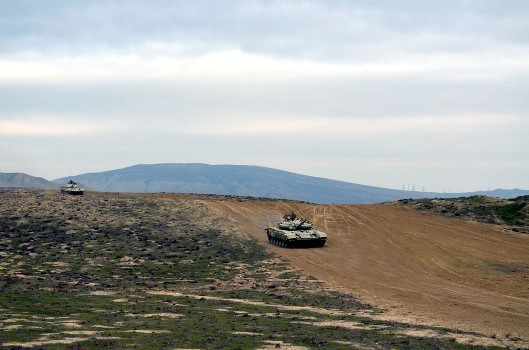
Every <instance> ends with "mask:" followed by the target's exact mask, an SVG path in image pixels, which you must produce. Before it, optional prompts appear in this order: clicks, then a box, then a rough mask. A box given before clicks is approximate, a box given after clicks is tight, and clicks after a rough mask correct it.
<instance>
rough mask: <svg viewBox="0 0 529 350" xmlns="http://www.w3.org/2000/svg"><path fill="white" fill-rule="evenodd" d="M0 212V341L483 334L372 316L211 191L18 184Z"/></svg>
mask: <svg viewBox="0 0 529 350" xmlns="http://www.w3.org/2000/svg"><path fill="white" fill-rule="evenodd" d="M0 213H1V215H0V232H1V234H0V349H25V348H33V349H46V350H49V349H123V348H130V349H175V348H201V349H257V348H265V346H269V347H271V346H274V345H275V344H282V347H283V348H288V344H293V345H297V346H304V347H306V348H311V349H312V348H324V349H349V348H352V347H353V348H355V347H366V348H393V349H439V348H443V349H459V348H469V349H474V348H476V349H477V348H481V347H478V346H470V345H468V344H467V345H462V344H460V343H458V342H455V341H454V334H455V333H453V332H451V331H450V330H445V329H437V328H425V327H417V326H412V325H409V324H399V323H393V322H386V321H375V320H373V319H371V318H369V317H368V316H367V315H368V313H369V312H373V313H376V312H377V310H375V309H373V308H372V307H370V306H369V305H365V304H362V303H360V302H359V301H358V300H356V299H355V298H353V297H351V296H349V295H345V294H342V293H338V292H335V291H332V290H327V289H326V288H325V287H324V286H322V285H321V284H320V283H318V282H317V281H315V280H314V278H312V277H305V276H302V275H301V274H300V273H299V272H297V271H294V270H292V268H291V267H290V266H289V265H288V263H286V262H285V261H283V260H280V259H278V258H277V257H275V256H273V255H271V254H269V253H267V252H266V250H265V249H264V248H263V247H262V246H260V245H259V244H258V243H257V242H255V241H254V240H251V239H248V238H245V236H244V235H241V234H239V233H237V232H236V231H235V228H230V227H229V226H226V225H222V224H221V222H220V221H219V220H220V218H216V217H214V216H213V214H212V213H210V212H208V209H207V208H206V207H205V206H203V205H202V204H201V203H200V201H193V200H174V199H173V200H169V199H165V198H154V197H152V198H149V197H145V198H144V197H139V196H127V195H116V194H88V195H86V196H83V197H70V196H61V195H60V194H58V193H54V192H39V191H20V190H11V191H4V192H1V193H0ZM359 311H362V316H358V315H357V313H358V312H359ZM366 313H367V314H366ZM410 329H412V330H417V331H422V330H424V329H427V330H428V331H429V332H431V333H435V334H437V336H435V337H426V336H420V335H409V334H408V333H407V332H409V330H410Z"/></svg>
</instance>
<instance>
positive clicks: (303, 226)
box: [265, 211, 327, 248]
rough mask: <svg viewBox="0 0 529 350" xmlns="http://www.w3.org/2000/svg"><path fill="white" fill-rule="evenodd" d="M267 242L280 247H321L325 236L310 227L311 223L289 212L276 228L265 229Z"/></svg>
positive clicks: (323, 233) (325, 238)
mask: <svg viewBox="0 0 529 350" xmlns="http://www.w3.org/2000/svg"><path fill="white" fill-rule="evenodd" d="M265 231H266V234H267V235H268V241H269V242H270V243H272V244H276V245H278V246H281V247H285V248H290V247H323V246H324V245H325V242H326V241H327V234H326V233H325V232H322V231H320V230H317V229H315V228H313V227H312V222H310V221H308V220H305V219H302V218H297V217H296V214H294V213H293V212H291V211H289V212H286V214H285V215H284V216H283V221H281V222H278V223H277V226H276V227H267V228H265Z"/></svg>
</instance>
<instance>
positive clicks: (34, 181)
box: [0, 173, 59, 190]
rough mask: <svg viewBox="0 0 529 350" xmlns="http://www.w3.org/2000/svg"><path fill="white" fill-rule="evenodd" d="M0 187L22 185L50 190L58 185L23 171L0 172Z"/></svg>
mask: <svg viewBox="0 0 529 350" xmlns="http://www.w3.org/2000/svg"><path fill="white" fill-rule="evenodd" d="M0 187H23V188H35V189H42V190H51V189H55V188H58V187H59V186H58V185H57V184H55V183H53V182H51V181H48V180H46V179H43V178H42V177H35V176H31V175H27V174H23V173H0Z"/></svg>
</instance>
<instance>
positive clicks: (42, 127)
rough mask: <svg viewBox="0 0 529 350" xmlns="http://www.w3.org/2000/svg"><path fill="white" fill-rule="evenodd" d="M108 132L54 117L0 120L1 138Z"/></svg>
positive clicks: (98, 127) (90, 124) (102, 127)
mask: <svg viewBox="0 0 529 350" xmlns="http://www.w3.org/2000/svg"><path fill="white" fill-rule="evenodd" d="M105 132H108V127H104V126H103V125H97V124H95V123H87V122H79V121H64V120H60V119H58V118H56V117H53V118H50V117H39V118H33V119H31V120H23V121H22V120H17V119H7V120H0V135H2V136H11V137H13V136H79V135H90V136H91V137H93V136H95V135H97V134H101V133H105Z"/></svg>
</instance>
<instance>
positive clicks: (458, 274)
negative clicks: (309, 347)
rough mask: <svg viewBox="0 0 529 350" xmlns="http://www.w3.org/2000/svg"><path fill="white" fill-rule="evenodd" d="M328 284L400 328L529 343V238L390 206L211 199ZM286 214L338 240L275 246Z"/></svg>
mask: <svg viewBox="0 0 529 350" xmlns="http://www.w3.org/2000/svg"><path fill="white" fill-rule="evenodd" d="M205 203H206V204H207V205H208V206H209V207H210V208H211V209H213V210H215V211H216V212H217V213H219V214H220V215H222V216H223V217H224V218H225V219H226V220H229V221H231V222H232V223H234V224H236V225H237V226H238V227H239V230H240V231H241V232H242V233H243V234H248V235H251V236H253V237H255V238H257V239H258V240H259V241H261V242H262V243H263V244H266V245H267V246H268V247H269V249H270V250H272V251H274V252H275V253H277V254H279V255H281V256H283V257H285V258H287V259H288V260H290V261H291V262H292V264H293V265H294V266H295V267H297V268H300V269H302V270H304V271H305V272H306V273H307V274H310V275H312V276H314V277H317V278H318V279H320V280H322V281H324V282H326V283H327V284H328V285H330V286H333V287H335V288H337V289H340V290H342V291H347V292H349V293H352V294H353V295H355V296H358V297H360V298H361V299H362V300H364V301H366V302H368V303H370V304H373V305H375V306H378V307H382V308H384V309H386V310H387V311H386V312H385V313H384V315H383V317H385V318H387V319H391V320H394V321H405V322H416V323H420V324H427V325H436V326H443V327H450V328H455V329H460V330H464V331H476V332H480V333H484V334H487V335H496V336H497V337H506V338H509V337H510V338H513V337H521V338H523V339H525V340H527V339H529V235H523V234H516V233H509V232H507V231H502V230H500V229H499V228H496V227H492V226H487V225H484V224H474V223H469V222H463V221H459V220H456V219H447V218H442V217H438V216H434V215H431V214H427V213H419V212H415V211H412V210H408V209H404V208H395V207H392V206H388V205H361V206H354V205H311V204H300V203H287V202H251V201H250V202H230V201H215V200H212V201H206V202H205ZM286 210H294V211H295V212H296V213H298V214H299V216H302V217H304V218H306V219H310V220H312V221H313V222H314V223H315V225H316V226H317V227H318V228H320V229H322V230H324V231H326V232H327V233H328V234H329V240H328V243H327V245H326V246H325V247H324V248H314V249H286V248H280V247H277V246H272V245H269V243H268V241H267V239H266V234H265V233H264V230H263V228H264V227H265V226H267V225H273V224H275V223H276V222H277V221H278V220H279V219H280V218H281V216H282V214H283V213H284V212H285V211H286Z"/></svg>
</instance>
